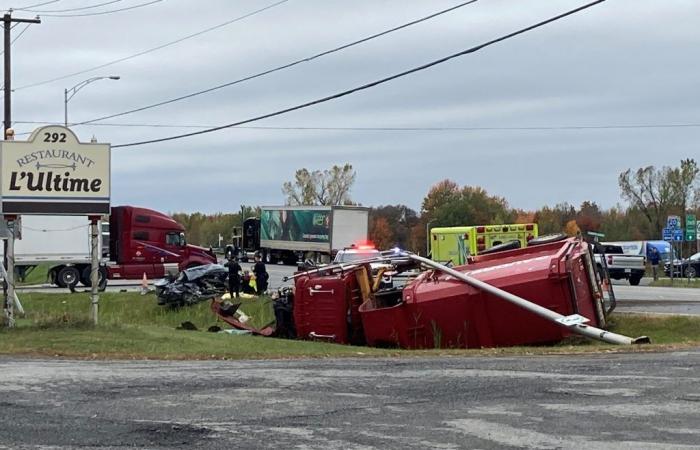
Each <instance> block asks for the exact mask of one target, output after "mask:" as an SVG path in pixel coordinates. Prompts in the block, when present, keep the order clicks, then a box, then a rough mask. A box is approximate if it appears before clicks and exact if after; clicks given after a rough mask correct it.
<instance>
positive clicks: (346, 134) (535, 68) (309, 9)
mask: <svg viewBox="0 0 700 450" xmlns="http://www.w3.org/2000/svg"><path fill="white" fill-rule="evenodd" d="M146 1H147V0H123V1H117V2H115V3H113V4H110V5H105V6H103V7H101V8H93V9H84V10H76V11H72V12H60V13H59V12H56V13H53V14H80V13H91V12H98V11H110V10H114V9H117V8H125V7H129V6H132V5H138V4H141V3H145V2H146ZM276 1H278V0H267V1H263V0H236V1H233V0H198V1H194V0H163V1H160V2H157V3H154V4H152V5H150V6H145V7H142V8H137V9H133V10H128V11H123V12H117V13H113V14H105V15H96V16H87V17H50V16H49V15H48V14H51V13H44V14H42V24H41V25H32V26H31V27H30V28H29V29H28V30H27V31H26V33H24V34H23V35H22V36H21V37H20V38H19V39H18V40H17V41H16V43H15V44H14V45H13V49H12V51H13V53H12V57H13V66H12V67H13V87H15V88H17V90H16V91H15V92H14V94H13V119H14V120H15V121H18V122H22V121H40V122H62V121H63V92H64V89H65V88H70V87H72V86H73V85H75V84H77V83H79V82H80V81H82V80H85V79H86V78H90V77H93V76H106V75H119V76H121V80H119V81H110V80H101V81H98V82H95V83H93V84H91V85H90V86H87V87H86V88H85V89H83V90H81V91H80V92H79V93H78V94H77V95H76V96H75V97H74V98H73V99H72V100H71V101H70V103H69V115H70V117H69V120H70V121H76V122H77V121H84V120H89V119H93V118H96V117H100V116H104V115H108V114H112V113H118V112H121V111H125V110H129V109H133V108H138V107H140V106H144V105H147V104H151V103H155V102H159V101H163V100H167V99H170V98H173V97H177V96H179V95H183V94H187V93H189V92H193V91H197V90H200V89H205V88H208V87H210V86H214V85H217V84H221V83H224V82H227V81H231V80H235V79H238V78H241V77H244V76H247V75H251V74H254V73H257V72H260V71H262V70H265V69H269V68H272V67H275V66H278V65H281V64H284V63H287V62H291V61H294V60H296V59H299V58H303V57H306V56H311V55H313V54H315V53H318V52H321V51H324V50H328V49H331V48H334V47H337V46H339V45H343V44H345V43H348V42H351V41H353V40H356V39H360V38H362V37H365V36H367V35H370V34H374V33H377V32H380V31H383V30H385V29H387V28H391V27H394V26H397V25H400V24H402V23H405V22H408V21H411V20H414V19H417V18H420V17H422V16H425V15H428V14H430V13H433V12H436V11H438V10H441V9H445V8H447V7H449V6H452V5H456V4H458V3H460V1H437V0H432V1H417V0H382V1H379V0H352V1H350V0H347V1H340V0H289V1H287V2H286V3H283V4H281V5H279V6H276V7H274V8H271V9H269V10H267V11H264V12H261V13H259V14H256V15H254V16H252V17H249V18H247V19H244V20H241V21H238V22H236V23H232V24H230V25H227V26H224V27H221V28H219V29H217V30H214V31H211V32H208V33H206V34H203V35H201V36H198V37H195V38H192V39H188V40H185V41H183V42H180V43H178V44H176V45H172V46H169V47H167V48H164V49H161V50H158V51H154V52H151V53H149V54H147V55H143V56H140V57H136V58H133V59H130V60H128V61H124V62H121V63H117V64H114V65H111V66H109V67H105V68H102V69H99V70H95V71H92V72H88V73H84V74H81V75H77V76H73V77H70V78H66V79H63V80H60V81H55V82H52V83H48V84H44V85H41V86H36V87H27V88H22V87H23V86H26V85H30V84H33V83H36V82H41V81H44V80H47V79H51V78H55V77H60V76H62V75H65V74H69V73H73V72H78V71H82V70H83V69H88V68H91V67H94V66H97V65H100V64H104V63H108V62H110V61H113V60H116V59H119V58H123V57H127V56H129V55H133V54H135V53H138V52H141V51H144V50H147V49H150V48H153V47H157V46H159V45H162V44H165V43H167V42H170V41H173V40H176V39H178V38H181V37H184V36H186V35H189V34H192V33H196V32H198V31H201V30H203V29H206V28H209V27H212V26H215V25H218V24H221V23H223V22H225V21H228V20H230V19H233V18H236V17H239V16H242V15H244V14H246V13H250V12H252V11H255V10H257V9H260V8H262V7H265V6H267V5H271V4H273V3H276ZM105 2H106V0H61V1H56V2H52V3H51V4H48V5H44V6H41V7H37V8H35V9H38V10H43V11H49V10H66V9H74V8H80V7H84V6H91V5H96V4H99V3H105ZM36 3H40V1H39V0H13V1H6V0H3V1H0V5H1V6H2V7H3V8H10V7H12V8H23V7H26V6H29V5H33V4H36ZM583 3H585V1H569V0H559V1H552V0H528V1H522V0H480V1H478V2H477V3H475V4H473V5H469V6H466V7H463V8H460V9H458V10H456V11H453V12H451V13H448V14H446V15H443V16H440V17H437V18H434V19H431V20H429V21H427V22H423V23H421V24H418V25H415V26H413V27H410V28H407V29H404V30H401V31H397V32H395V33H392V34H390V35H387V36H384V37H381V38H378V39H375V40H373V41H370V42H367V43H365V44H361V45H358V46H355V47H352V48H350V49H347V50H344V51H341V52H338V53H334V54H332V55H329V56H325V57H323V58H320V59H317V60H315V61H311V62H308V63H304V64H301V65H298V66H295V67H293V68H291V69H287V70H283V71H280V72H277V73H274V74H271V75H268V76H265V77H261V78H258V79H255V80H252V81H249V82H246V83H242V84H239V85H236V86H232V87H229V88H225V89H221V90H218V91H216V92H213V93H209V94H205V95H201V96H198V97H195V98H191V99H188V100H185V101H181V102H177V103H173V104H170V105H166V106H162V107H159V108H153V109H150V110H147V111H143V112H139V113H135V114H130V115H126V116H123V117H119V118H114V119H110V120H109V121H105V122H106V123H118V124H167V125H212V126H215V125H221V124H226V123H231V122H235V121H238V120H243V119H247V118H250V117H254V116H257V115H260V114H264V113H267V112H271V111H275V110H278V109H283V108H286V107H289V106H292V105H295V104H298V103H303V102H306V101H309V100H313V99H316V98H319V97H324V96H326V95H329V94H333V93H335V92H338V91H341V90H345V89H348V88H351V87H354V86H357V85H360V84H363V83H366V82H369V81H373V80H375V79H378V78H382V77H384V76H387V75H391V74H393V73H396V72H400V71H403V70H406V69H408V68H411V67H413V66H417V65H420V64H423V63H425V62H428V61H430V60H433V59H437V58H439V57H442V56H445V55H448V54H451V53H455V52H458V51H461V50H464V49H466V48H469V47H471V46H474V45H476V44H479V43H481V42H484V41H487V40H490V39H492V38H495V37H498V36H500V35H502V34H506V33H509V32H511V31H514V30H516V29H518V28H521V27H524V26H527V25H530V24H532V23H534V22H537V21H540V20H542V19H545V18H548V17H550V16H553V15H556V14H559V13H561V12H564V11H566V10H568V9H571V8H574V7H576V6H578V5H581V4H583ZM13 14H14V16H16V17H32V16H33V15H34V14H36V13H32V12H22V11H15V12H14V13H13ZM699 23H700V2H698V1H697V0H685V1H684V0H673V1H659V0H608V1H607V2H604V3H602V4H600V5H598V6H595V7H593V8H591V9H588V10H586V11H584V12H581V13H579V14H576V15H574V16H570V17H568V18H565V19H563V20H561V21H558V22H556V23H553V24H550V25H548V26H545V27H543V28H540V29H537V30H535V31H532V32H529V33H527V34H524V35H521V36H518V37H516V38H513V39H510V40H507V41H505V42H502V43H499V44H497V45H494V46H491V47H488V48H485V49H484V50H482V51H480V52H477V53H475V54H471V55H467V56H464V57H461V58H458V59H454V60H452V61H449V62H447V63H445V64H441V65H438V66H436V67H433V68H430V69H428V70H425V71H422V72H419V73H416V74H412V75H409V76H406V77H404V78H401V79H398V80H396V81H393V82H391V83H388V84H384V85H381V86H378V87H375V88H373V89H370V90H366V91H363V92H359V93H357V94H354V95H351V96H348V97H344V98H341V99H339V100H335V101H332V102H329V103H325V104H322V105H319V106H315V107H311V108H308V109H305V110H301V111H296V112H292V113H289V114H286V115H283V116H280V117H276V118H271V119H267V120H262V121H259V122H256V123H255V124H253V125H257V126H269V127H495V128H503V127H506V128H508V127H515V128H517V127H570V126H610V125H640V124H650V125H661V124H691V123H695V124H698V123H700V114H699V113H700V102H699V101H700V93H699V91H700V90H699V88H700V86H699V83H700V81H699V80H700V57H699V56H700V53H699V49H700V28H699V27H698V24H699ZM23 28H24V25H19V26H17V27H16V28H15V29H14V30H13V37H15V36H17V35H18V33H19V32H21V31H22V29H23ZM38 126H40V125H38V124H23V123H16V124H15V125H14V127H15V130H16V132H17V133H22V132H27V131H31V130H32V129H34V128H35V127H38ZM73 130H74V131H75V132H76V134H77V135H78V137H79V138H80V139H81V140H83V141H89V140H90V138H91V137H92V136H93V135H94V136H95V137H97V139H98V140H99V141H100V142H110V143H112V144H113V145H114V144H121V143H128V142H134V141H141V140H145V139H152V138H159V137H164V136H168V135H173V134H180V133H185V132H189V131H195V129H193V128H146V127H108V126H79V127H75V128H73ZM20 138H22V136H20ZM699 138H700V127H684V128H657V127H655V128H626V129H583V130H580V129H579V130H571V129H558V130H556V129H555V130H552V129H547V130H542V129H540V130H503V129H500V130H467V131H465V130H447V131H436V130H430V131H375V130H370V131H345V130H342V131H335V130H269V129H228V130H223V131H218V132H215V133H210V134H206V135H202V136H196V137H191V138H186V139H181V140H176V141H170V142H164V143H158V144H151V145H144V146H138V147H127V148H123V149H114V150H113V152H112V203H113V204H114V205H117V204H132V205H139V206H146V207H151V208H154V209H157V210H161V211H166V212H175V211H186V212H192V211H203V212H218V211H222V212H232V211H237V210H238V208H239V205H240V204H241V203H243V204H247V205H273V204H281V203H283V201H284V198H283V196H282V193H281V185H282V183H283V182H284V181H286V180H289V179H291V178H292V177H293V175H294V171H295V170H296V169H298V168H301V167H307V168H309V169H323V168H327V167H329V166H331V165H333V164H342V163H345V162H350V163H352V164H353V166H354V167H355V168H356V170H357V181H356V184H355V186H354V189H353V191H352V198H353V199H354V200H355V201H358V202H360V203H362V204H363V205H370V206H373V205H381V204H395V203H403V204H407V205H409V206H411V207H413V208H416V209H419V208H420V203H421V201H422V199H423V197H424V196H425V194H426V192H427V190H428V189H429V188H430V186H431V185H432V184H434V183H435V182H437V181H439V180H441V179H444V178H450V179H453V180H454V181H456V182H458V183H460V184H463V185H478V186H482V187H484V188H485V189H487V190H488V191H489V192H490V193H492V194H497V195H500V196H503V197H505V198H506V199H507V200H508V202H509V203H510V205H511V206H513V207H516V208H524V209H535V208H539V207H541V206H543V205H545V204H547V205H554V204H556V203H559V202H569V203H572V204H574V205H578V204H580V203H581V202H582V201H583V200H593V201H596V202H597V203H598V204H599V205H601V206H603V207H610V206H612V205H615V204H616V203H618V202H620V201H621V200H620V197H619V189H618V186H617V175H618V174H619V173H620V172H621V171H623V170H626V169H627V168H630V167H632V168H637V167H641V166H646V165H651V164H653V165H657V166H660V165H677V164H678V162H679V161H680V159H682V158H687V157H696V158H697V157H698V156H699V155H700V152H699V151H698V148H699V147H698V141H699V140H700V139H699Z"/></svg>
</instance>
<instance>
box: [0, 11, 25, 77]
mask: <svg viewBox="0 0 700 450" xmlns="http://www.w3.org/2000/svg"><path fill="white" fill-rule="evenodd" d="M17 25H19V22H18V23H16V24H15V25H14V26H12V27H10V29H12V28H14V27H16V26H17ZM30 25H31V23H28V24H26V25H25V26H24V29H23V30H22V31H20V32H19V34H18V35H17V36H15V38H14V39H12V41H11V42H10V45H12V44H14V43H15V41H17V39H19V38H20V37H21V36H22V35H23V34H24V32H25V31H27V29H28V28H29V26H30ZM4 53H5V50H0V55H2V54H4ZM3 87H4V86H3Z"/></svg>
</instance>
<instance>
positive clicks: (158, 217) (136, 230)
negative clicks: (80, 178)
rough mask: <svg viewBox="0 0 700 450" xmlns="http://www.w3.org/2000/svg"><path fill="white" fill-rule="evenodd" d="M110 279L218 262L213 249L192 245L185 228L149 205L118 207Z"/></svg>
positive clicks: (156, 275) (114, 212)
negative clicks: (188, 240) (148, 206)
mask: <svg viewBox="0 0 700 450" xmlns="http://www.w3.org/2000/svg"><path fill="white" fill-rule="evenodd" d="M109 256H110V258H109V259H110V262H109V263H108V264H107V274H108V275H107V276H108V278H109V279H138V278H141V277H142V276H143V274H144V273H145V274H146V276H147V277H148V278H162V277H164V276H165V275H167V274H168V272H175V273H176V272H178V271H180V270H184V269H186V268H188V267H193V266H200V265H204V264H213V263H216V262H217V260H216V255H214V253H213V252H212V251H211V250H208V249H205V248H202V247H198V246H196V245H189V244H187V241H186V240H185V228H184V227H183V226H182V225H180V224H179V223H177V222H176V221H175V220H173V218H172V217H170V216H168V215H165V214H163V213H160V212H158V211H154V210H152V209H147V208H138V207H135V206H115V207H113V208H112V210H111V214H110V217H109Z"/></svg>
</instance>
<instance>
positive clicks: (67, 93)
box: [63, 75, 121, 127]
mask: <svg viewBox="0 0 700 450" xmlns="http://www.w3.org/2000/svg"><path fill="white" fill-rule="evenodd" d="M120 78H121V77H120V76H118V75H111V76H108V77H92V78H88V79H87V80H85V81H81V82H80V83H78V84H76V85H75V86H73V87H72V88H70V89H65V90H64V91H63V113H64V114H63V115H64V119H65V120H64V123H65V125H66V127H68V101H69V100H70V99H72V98H73V96H74V95H75V94H77V93H78V91H79V90H81V89H82V88H84V87H85V86H87V85H88V84H90V83H92V82H94V81H97V80H118V79H120Z"/></svg>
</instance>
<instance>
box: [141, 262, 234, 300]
mask: <svg viewBox="0 0 700 450" xmlns="http://www.w3.org/2000/svg"><path fill="white" fill-rule="evenodd" d="M226 277H228V270H227V269H226V268H225V267H224V266H222V265H220V264H207V265H204V266H197V267H192V268H190V269H186V270H183V271H182V272H180V273H179V274H178V275H177V276H176V277H170V278H164V279H162V280H158V281H156V282H155V283H154V286H155V290H156V296H157V297H158V304H159V305H167V306H185V305H193V304H195V303H199V302H202V301H205V300H210V299H212V298H215V297H218V296H221V295H222V294H223V293H224V292H226Z"/></svg>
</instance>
